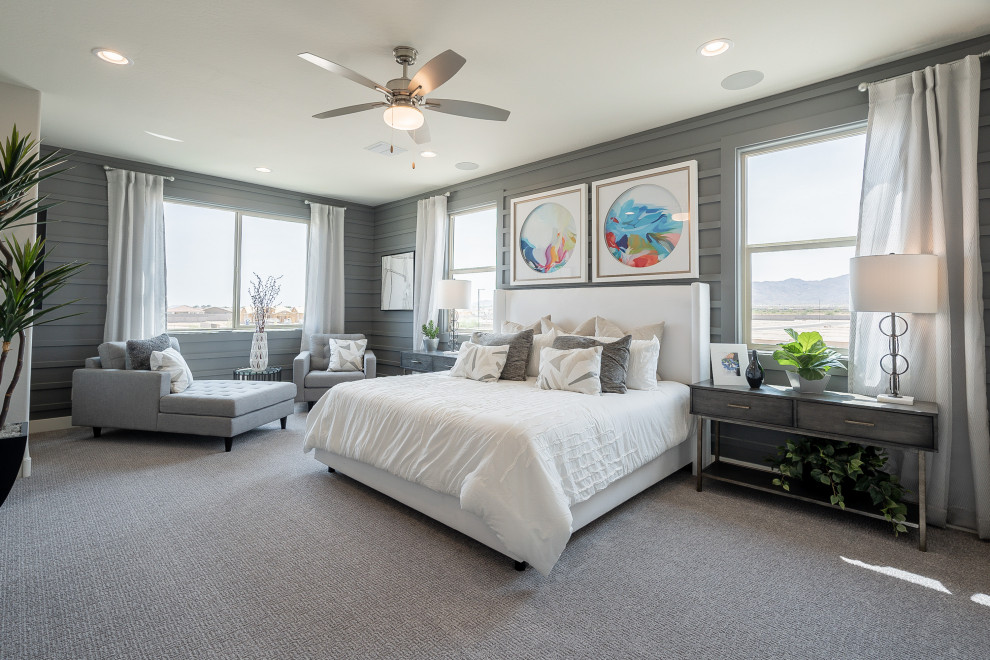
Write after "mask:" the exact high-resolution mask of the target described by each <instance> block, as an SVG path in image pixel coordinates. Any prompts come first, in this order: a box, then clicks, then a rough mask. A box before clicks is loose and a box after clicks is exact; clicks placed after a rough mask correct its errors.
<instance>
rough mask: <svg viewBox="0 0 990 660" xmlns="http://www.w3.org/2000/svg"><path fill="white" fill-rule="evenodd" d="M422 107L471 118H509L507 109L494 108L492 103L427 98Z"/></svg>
mask: <svg viewBox="0 0 990 660" xmlns="http://www.w3.org/2000/svg"><path fill="white" fill-rule="evenodd" d="M424 107H427V108H429V109H430V110H435V111H436V112H445V113H447V114H448V115H460V116H461V117H471V118H472V119H488V120H489V121H505V120H506V119H508V118H509V111H508V110H503V109H502V108H496V107H495V106H493V105H485V104H484V103H472V102H471V101H452V100H450V99H427V100H426V105H425V106H424Z"/></svg>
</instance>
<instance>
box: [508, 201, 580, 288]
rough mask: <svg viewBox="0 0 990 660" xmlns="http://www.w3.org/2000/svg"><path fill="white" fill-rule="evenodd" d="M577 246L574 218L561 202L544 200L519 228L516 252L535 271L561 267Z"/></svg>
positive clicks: (547, 270)
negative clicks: (517, 251)
mask: <svg viewBox="0 0 990 660" xmlns="http://www.w3.org/2000/svg"><path fill="white" fill-rule="evenodd" d="M576 247H577V221H576V220H575V219H574V215H573V214H572V213H571V212H570V211H568V210H567V209H565V208H564V207H563V206H561V205H560V204H557V203H555V202H546V203H544V204H540V205H539V206H537V207H536V208H535V209H533V210H532V211H531V212H530V213H529V215H527V216H526V219H525V220H524V221H523V223H522V229H521V230H520V231H519V252H520V254H522V258H523V261H525V262H526V265H527V266H529V267H530V268H532V269H533V270H534V271H536V272H537V273H552V272H554V271H555V270H559V269H560V268H563V267H564V264H566V263H567V260H568V259H570V258H571V255H572V254H574V249H575V248H576Z"/></svg>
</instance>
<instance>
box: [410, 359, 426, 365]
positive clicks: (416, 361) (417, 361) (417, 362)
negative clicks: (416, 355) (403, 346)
mask: <svg viewBox="0 0 990 660" xmlns="http://www.w3.org/2000/svg"><path fill="white" fill-rule="evenodd" d="M409 361H410V362H412V363H413V364H423V363H422V362H420V361H419V360H409Z"/></svg>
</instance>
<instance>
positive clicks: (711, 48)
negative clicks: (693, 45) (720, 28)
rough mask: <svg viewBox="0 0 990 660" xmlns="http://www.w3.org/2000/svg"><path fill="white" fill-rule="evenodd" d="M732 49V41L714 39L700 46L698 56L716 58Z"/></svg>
mask: <svg viewBox="0 0 990 660" xmlns="http://www.w3.org/2000/svg"><path fill="white" fill-rule="evenodd" d="M730 48H732V41H730V40H729V39H712V40H711V41H706V42H705V43H703V44H701V45H700V46H698V55H704V56H705V57H715V56H716V55H721V54H722V53H724V52H725V51H727V50H729V49H730Z"/></svg>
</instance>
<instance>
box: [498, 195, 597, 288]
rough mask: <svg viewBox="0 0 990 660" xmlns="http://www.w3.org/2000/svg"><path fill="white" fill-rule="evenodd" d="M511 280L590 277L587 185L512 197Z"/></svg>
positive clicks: (520, 282) (571, 280)
mask: <svg viewBox="0 0 990 660" xmlns="http://www.w3.org/2000/svg"><path fill="white" fill-rule="evenodd" d="M511 206H512V212H511V216H512V217H511V220H512V233H511V234H510V236H511V240H512V244H511V245H510V250H509V253H510V258H509V284H511V285H512V286H527V285H534V284H573V283H575V282H584V281H586V280H587V279H588V252H587V250H588V248H587V246H588V184H586V183H582V184H580V185H576V186H570V187H568V188H560V189H559V190H551V191H549V192H543V193H538V194H536V195H527V196H526V197H517V198H515V199H513V200H512V204H511Z"/></svg>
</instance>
